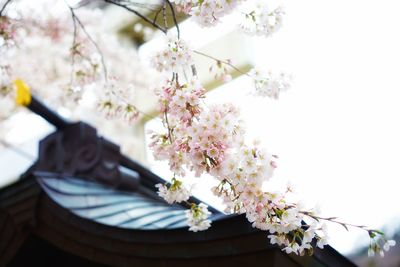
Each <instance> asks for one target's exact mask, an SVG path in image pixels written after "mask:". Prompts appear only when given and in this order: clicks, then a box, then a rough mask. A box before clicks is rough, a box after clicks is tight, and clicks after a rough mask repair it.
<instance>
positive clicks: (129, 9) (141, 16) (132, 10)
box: [104, 0, 167, 33]
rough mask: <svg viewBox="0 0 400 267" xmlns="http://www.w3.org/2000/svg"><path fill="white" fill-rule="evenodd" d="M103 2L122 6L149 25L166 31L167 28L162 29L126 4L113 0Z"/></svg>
mask: <svg viewBox="0 0 400 267" xmlns="http://www.w3.org/2000/svg"><path fill="white" fill-rule="evenodd" d="M104 2H106V3H109V4H112V5H116V6H119V7H122V8H124V9H126V10H128V11H130V12H132V13H134V14H135V15H136V16H138V17H140V18H141V19H143V20H144V21H146V22H147V23H149V24H150V25H152V26H154V27H155V28H157V29H159V30H160V31H162V32H163V33H167V29H164V28H162V27H161V26H160V25H158V24H157V23H154V22H152V21H151V20H150V19H148V18H147V17H145V16H143V15H142V14H140V13H139V12H138V11H136V10H134V9H133V8H130V7H128V6H126V5H123V4H121V3H118V2H116V1H113V0H104Z"/></svg>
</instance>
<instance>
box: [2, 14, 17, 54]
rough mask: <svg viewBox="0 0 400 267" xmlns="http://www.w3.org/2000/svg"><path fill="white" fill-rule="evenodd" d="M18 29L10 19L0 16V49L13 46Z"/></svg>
mask: <svg viewBox="0 0 400 267" xmlns="http://www.w3.org/2000/svg"><path fill="white" fill-rule="evenodd" d="M16 28H17V27H16V25H15V23H12V21H11V19H10V18H9V17H6V16H0V47H2V46H3V45H4V46H8V45H12V44H13V42H14V38H15V35H16Z"/></svg>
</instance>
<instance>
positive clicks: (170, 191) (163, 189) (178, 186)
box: [156, 178, 190, 204]
mask: <svg viewBox="0 0 400 267" xmlns="http://www.w3.org/2000/svg"><path fill="white" fill-rule="evenodd" d="M156 187H157V188H158V195H159V196H160V197H162V198H163V199H164V200H165V201H167V202H168V203H169V204H173V203H180V202H182V201H186V200H188V199H189V197H190V191H189V190H188V189H186V187H185V186H184V185H183V184H182V181H179V180H178V179H176V178H173V179H172V181H171V185H170V186H167V185H165V184H157V185H156Z"/></svg>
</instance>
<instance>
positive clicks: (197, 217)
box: [186, 203, 211, 232]
mask: <svg viewBox="0 0 400 267" xmlns="http://www.w3.org/2000/svg"><path fill="white" fill-rule="evenodd" d="M207 208H208V206H207V205H205V204H204V203H200V204H199V205H196V204H192V206H191V208H190V209H189V210H187V211H186V218H187V224H188V225H189V227H190V228H189V231H193V232H197V231H203V230H207V229H208V228H209V227H210V226H211V221H210V220H208V219H207V218H208V217H209V216H210V215H211V212H209V211H208V209H207Z"/></svg>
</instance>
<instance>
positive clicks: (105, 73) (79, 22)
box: [70, 7, 108, 83]
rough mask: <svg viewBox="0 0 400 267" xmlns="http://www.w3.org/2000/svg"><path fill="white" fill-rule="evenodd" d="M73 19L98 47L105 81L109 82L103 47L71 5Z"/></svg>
mask: <svg viewBox="0 0 400 267" xmlns="http://www.w3.org/2000/svg"><path fill="white" fill-rule="evenodd" d="M70 10H71V13H72V16H73V19H75V20H76V22H77V23H78V24H79V26H80V27H81V29H82V31H83V32H84V33H85V35H86V37H87V38H88V39H89V41H90V42H91V43H92V44H93V45H94V47H95V48H96V50H97V52H98V53H99V55H100V58H101V65H102V66H103V72H104V81H105V82H106V83H107V80H108V77H107V76H108V74H107V66H106V63H105V60H104V56H103V52H101V49H100V47H99V45H98V44H97V43H96V41H95V40H94V39H93V38H92V36H91V35H90V34H89V33H88V32H87V30H86V28H85V25H83V23H82V22H81V20H80V19H79V17H77V16H76V14H75V12H74V10H73V9H72V8H71V7H70Z"/></svg>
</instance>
